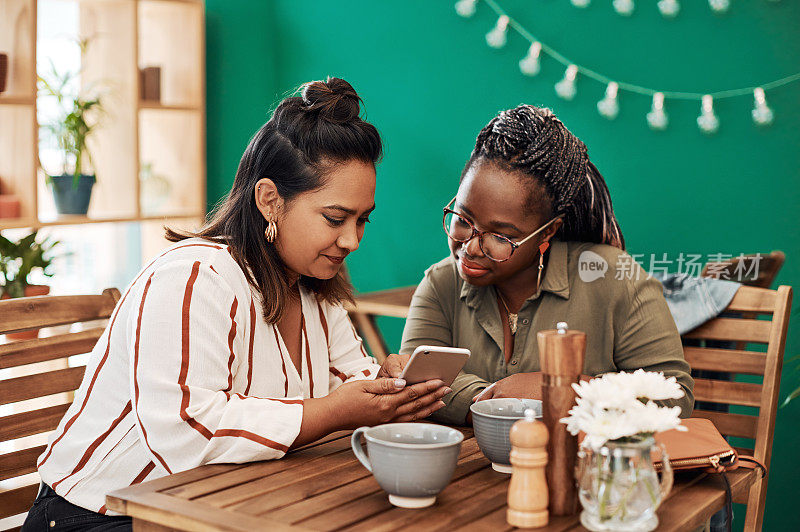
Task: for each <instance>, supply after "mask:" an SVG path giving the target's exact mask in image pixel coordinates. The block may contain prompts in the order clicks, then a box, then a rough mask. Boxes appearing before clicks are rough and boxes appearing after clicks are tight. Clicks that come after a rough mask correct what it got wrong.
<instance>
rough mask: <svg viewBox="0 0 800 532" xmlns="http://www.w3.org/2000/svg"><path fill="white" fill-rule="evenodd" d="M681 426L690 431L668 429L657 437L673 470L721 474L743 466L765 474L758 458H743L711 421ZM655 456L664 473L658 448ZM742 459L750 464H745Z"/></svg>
mask: <svg viewBox="0 0 800 532" xmlns="http://www.w3.org/2000/svg"><path fill="white" fill-rule="evenodd" d="M681 424H682V425H683V426H684V427H686V428H687V429H688V430H686V431H678V430H667V431H664V432H659V433H657V434H656V435H655V439H656V442H658V443H661V444H663V445H664V447H665V448H666V450H667V454H668V455H669V463H670V465H671V466H672V469H707V470H709V471H713V472H717V473H720V472H722V471H731V470H733V469H736V468H737V467H739V466H743V467H750V468H756V467H758V468H760V469H762V471H764V466H763V465H761V464H760V463H759V462H758V461H756V460H755V459H754V458H752V457H750V456H747V457H745V456H742V457H740V456H739V455H738V453H737V452H736V450H734V448H733V447H731V446H730V444H729V443H728V442H727V441H726V440H725V438H724V437H723V436H722V434H720V433H719V431H718V430H717V427H715V426H714V424H713V423H712V422H711V421H710V420H708V419H701V418H690V419H684V420H683V421H682V423H681ZM652 457H653V465H654V466H655V468H656V470H657V471H660V470H661V468H662V462H661V451H660V449H658V448H657V447H656V448H654V449H653V455H652ZM741 460H744V461H746V462H747V463H746V464H743V463H742V462H741Z"/></svg>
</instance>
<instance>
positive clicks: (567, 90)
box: [556, 65, 578, 100]
mask: <svg viewBox="0 0 800 532" xmlns="http://www.w3.org/2000/svg"><path fill="white" fill-rule="evenodd" d="M577 76H578V67H577V65H569V66H568V67H567V71H566V72H564V78H563V79H562V80H561V81H559V82H558V83H556V94H558V96H559V97H560V98H563V99H565V100H571V99H573V98H574V97H575V93H576V92H577V91H576V89H575V78H576V77H577Z"/></svg>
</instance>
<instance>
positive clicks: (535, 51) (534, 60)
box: [519, 41, 542, 76]
mask: <svg viewBox="0 0 800 532" xmlns="http://www.w3.org/2000/svg"><path fill="white" fill-rule="evenodd" d="M541 53H542V43H540V42H539V41H536V42H535V43H533V44H531V47H530V48H528V54H527V55H526V56H525V57H523V58H522V59H520V61H519V69H520V70H521V71H522V73H523V74H525V75H526V76H535V75H536V74H538V73H539V69H540V66H539V55H540V54H541Z"/></svg>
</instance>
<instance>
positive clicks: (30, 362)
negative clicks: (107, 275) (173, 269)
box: [0, 288, 120, 529]
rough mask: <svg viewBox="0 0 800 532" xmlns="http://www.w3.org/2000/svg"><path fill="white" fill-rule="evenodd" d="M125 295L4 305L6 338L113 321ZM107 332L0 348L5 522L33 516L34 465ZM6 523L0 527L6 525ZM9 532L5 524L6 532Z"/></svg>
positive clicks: (0, 501) (0, 485)
mask: <svg viewBox="0 0 800 532" xmlns="http://www.w3.org/2000/svg"><path fill="white" fill-rule="evenodd" d="M119 298H120V293H119V290H117V289H116V288H109V289H106V290H104V291H103V293H102V294H101V295H84V296H40V297H26V298H19V299H6V300H2V301H0V334H6V333H13V332H19V331H24V330H35V329H41V328H46V327H55V326H59V325H70V324H74V323H80V322H87V321H93V320H101V319H107V318H109V317H110V316H111V313H112V312H113V310H114V307H115V306H116V304H117V301H119ZM103 330H104V327H91V328H88V329H86V330H83V331H80V332H68V333H63V334H56V335H53V336H48V337H44V338H37V339H32V340H22V341H17V342H7V343H3V344H0V520H5V522H8V521H9V519H7V518H11V521H13V520H14V516H17V515H18V514H24V513H25V512H27V511H28V509H29V508H30V506H31V504H32V503H33V500H34V499H35V498H36V493H37V491H38V488H39V480H38V477H37V475H36V460H37V458H38V457H39V455H40V454H41V453H42V451H43V450H44V448H45V446H46V440H47V436H48V435H49V433H50V432H51V431H53V430H54V429H55V428H56V427H57V426H58V423H59V421H61V418H62V417H63V415H64V413H65V412H66V410H67V408H69V405H70V403H71V402H72V396H73V392H74V391H75V390H76V389H77V388H78V386H79V385H80V383H81V379H82V378H83V373H84V371H85V369H86V366H85V361H82V360H80V359H75V358H71V357H75V355H80V354H83V353H88V352H90V351H91V350H92V348H93V347H94V345H95V344H96V343H97V340H98V339H99V338H100V335H102V333H103ZM0 525H2V521H0ZM3 528H5V527H4V526H0V529H3Z"/></svg>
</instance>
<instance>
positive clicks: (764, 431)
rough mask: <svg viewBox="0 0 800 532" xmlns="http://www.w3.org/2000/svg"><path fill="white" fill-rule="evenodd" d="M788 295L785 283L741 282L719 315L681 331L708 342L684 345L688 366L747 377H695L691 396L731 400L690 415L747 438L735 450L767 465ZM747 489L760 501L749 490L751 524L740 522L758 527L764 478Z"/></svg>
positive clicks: (699, 398) (719, 402) (787, 316)
mask: <svg viewBox="0 0 800 532" xmlns="http://www.w3.org/2000/svg"><path fill="white" fill-rule="evenodd" d="M791 300H792V289H791V287H789V286H780V287H779V288H778V289H777V290H769V289H766V288H756V287H750V286H742V287H740V288H739V290H738V291H737V292H736V295H735V296H734V298H733V300H732V301H731V303H730V305H728V307H727V309H726V311H725V314H724V315H723V316H721V317H718V318H715V319H713V320H711V321H708V322H706V323H705V324H703V325H701V326H700V327H698V328H696V329H694V330H693V331H690V332H688V333H686V334H684V335H683V338H684V339H691V340H692V343H697V340H705V341H706V342H703V343H704V344H705V345H706V346H708V345H709V344H710V345H711V346H708V347H706V346H703V347H695V346H690V345H685V346H684V354H685V357H686V361H687V362H689V364H690V365H691V366H692V368H693V369H698V370H709V371H717V372H719V371H723V372H728V373H730V374H732V375H734V376H735V375H749V376H751V377H750V378H746V379H736V378H734V379H733V380H731V381H728V380H716V379H701V378H698V379H695V384H694V395H695V399H696V400H697V401H703V402H706V403H717V404H723V405H731V406H733V407H734V408H733V410H734V412H716V411H710V410H702V409H699V410H698V409H696V410H695V411H694V413H693V414H692V416H693V417H702V418H706V419H710V420H711V421H712V422H713V423H714V425H716V427H717V429H718V430H719V431H720V432H721V433H722V434H724V435H726V436H734V437H739V438H746V439H749V440H752V441H753V444H752V446H750V445H747V446H742V447H737V449H738V450H739V451H740V453H746V454H750V455H752V456H754V457H755V458H756V459H758V460H759V461H761V462H762V463H763V464H765V465H766V466H767V467H769V462H770V458H771V454H772V437H773V433H774V430H775V414H776V410H777V406H778V389H779V386H780V376H781V368H782V366H783V352H784V349H785V347H786V332H787V328H788V325H789V312H790V310H791ZM759 318H760V319H759ZM687 343H688V342H687ZM728 346H730V347H732V348H729V347H728ZM751 346H762V347H761V348H760V349H765V350H764V351H761V350H748V349H747V348H748V347H751ZM752 349H758V348H755V347H752ZM759 377H760V378H759ZM742 380H746V381H747V382H742ZM759 380H760V382H752V381H759ZM737 406H738V407H750V408H743V409H742V408H736V407H737ZM756 409H757V411H756ZM736 410H743V412H739V411H736ZM753 490H755V491H758V494H757V495H758V496H757V497H756V499H758V500H760V503H759V504H757V505H755V506H757V507H756V508H751V506H753V505H752V504H750V503H752V502H754V501H755V499H754V498H753V497H754V494H753V491H752V490H751V493H750V502H749V503H748V516H747V522H748V523H750V524H751V525H752V527H750V526H746V529H748V530H750V529H759V528H760V523H761V518H762V517H761V516H762V515H763V501H764V495H765V493H766V482H760V483H758V486H754V488H753ZM751 511H753V512H755V513H757V514H758V516H757V523H758V526H756V525H755V523H756V521H755V520H754V519H756V516H753V515H751Z"/></svg>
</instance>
